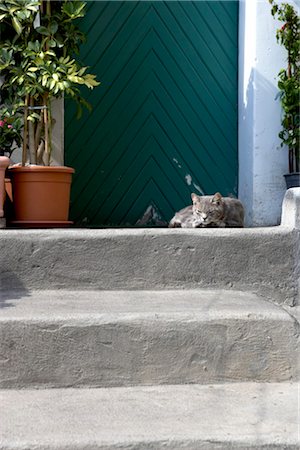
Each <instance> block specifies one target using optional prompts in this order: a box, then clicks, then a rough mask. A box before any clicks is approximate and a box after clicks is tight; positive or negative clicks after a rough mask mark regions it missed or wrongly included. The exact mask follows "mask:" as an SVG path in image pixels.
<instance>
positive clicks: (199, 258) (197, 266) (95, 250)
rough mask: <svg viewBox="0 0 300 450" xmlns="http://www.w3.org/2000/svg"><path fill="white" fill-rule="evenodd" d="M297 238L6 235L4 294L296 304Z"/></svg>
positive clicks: (279, 233) (199, 232)
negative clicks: (240, 297) (149, 293)
mask: <svg viewBox="0 0 300 450" xmlns="http://www.w3.org/2000/svg"><path fill="white" fill-rule="evenodd" d="M299 236H300V231H299V230H294V229H291V228H290V227H284V226H282V227H273V228H259V229H258V228H256V229H108V230H81V229H80V230H76V229H70V230H31V231H30V230H3V231H2V232H1V234H0V247H1V252H0V265H1V267H2V270H1V273H0V287H1V289H3V290H4V289H7V290H11V289H19V290H21V291H25V292H26V290H31V289H41V288H42V289H56V288H61V289H79V290H80V289H92V290H93V289H94V290H96V289H107V290H109V289H168V288H169V289H173V288H175V289H186V288H203V287H204V288H206V287H209V288H225V289H230V288H232V289H235V290H244V289H245V290H251V291H253V292H259V293H262V294H263V295H264V296H266V297H267V298H269V299H270V300H271V301H274V302H277V303H284V304H287V305H293V304H295V303H299V276H300V263H299V259H300V252H299V248H300V247H299V241H300V239H299Z"/></svg>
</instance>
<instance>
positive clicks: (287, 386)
mask: <svg viewBox="0 0 300 450" xmlns="http://www.w3.org/2000/svg"><path fill="white" fill-rule="evenodd" d="M297 397H298V385H297V384H292V383H234V384H219V385H205V386H202V385H184V386H178V385H172V386H148V387H146V386H140V387H128V388H109V389H107V388H106V389H49V390H47V389H46V390H0V404H1V408H0V437H1V438H0V450H19V449H23V448H24V449H25V448H26V449H27V448H30V449H35V450H44V449H47V450H70V449H72V450H79V449H80V450H83V449H84V450H92V449H93V450H104V449H105V450H108V449H110V450H115V449H121V448H126V449H127V448H130V449H135V450H150V449H152V450H153V449H155V450H158V449H160V448H164V449H165V448H167V449H172V450H177V449H181V448H184V449H190V450H196V449H197V450H198V449H203V450H204V449H232V448H236V449H241V448H243V449H244V448H246V449H267V448H268V449H276V448H278V449H282V448H285V449H296V448H299V447H298V446H299V434H298V419H299V417H298V399H297Z"/></svg>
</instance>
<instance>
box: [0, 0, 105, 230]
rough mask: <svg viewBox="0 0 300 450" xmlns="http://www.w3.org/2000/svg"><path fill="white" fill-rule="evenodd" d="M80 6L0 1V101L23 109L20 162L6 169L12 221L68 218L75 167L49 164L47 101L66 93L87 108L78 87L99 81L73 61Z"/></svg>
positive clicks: (53, 222)
mask: <svg viewBox="0 0 300 450" xmlns="http://www.w3.org/2000/svg"><path fill="white" fill-rule="evenodd" d="M85 6H86V3H85V2H81V1H68V0H62V1H54V2H53V1H50V0H4V1H2V2H1V4H0V23H1V29H2V33H1V36H2V38H1V39H0V69H1V74H2V75H3V76H4V83H3V85H2V93H1V103H4V104H5V101H6V98H7V97H10V98H13V99H14V101H15V102H16V103H19V108H20V107H21V108H22V112H23V122H24V127H23V145H22V164H21V165H19V166H15V167H12V168H11V169H10V172H11V177H12V182H13V193H14V209H15V219H16V221H15V223H16V224H19V223H20V224H21V225H26V224H29V225H30V226H43V225H45V226H62V225H66V224H68V223H69V222H68V221H67V219H68V210H69V194H70V184H71V178H72V173H73V172H74V170H73V169H72V168H69V167H64V166H53V165H52V166H51V149H52V140H51V136H52V127H53V122H54V121H53V117H52V113H51V106H52V101H53V99H56V98H61V97H63V96H65V97H71V98H73V99H74V100H76V101H77V104H78V107H79V112H80V109H81V105H84V106H87V107H89V105H88V103H87V102H86V101H85V100H84V99H83V98H82V96H81V90H80V87H81V86H86V87H87V88H89V89H93V88H94V87H95V86H97V85H98V84H99V83H98V81H97V80H96V79H95V75H92V74H90V73H88V72H87V69H88V68H87V67H85V66H82V65H81V64H80V63H79V61H78V51H79V45H80V44H81V43H82V42H83V40H84V35H83V33H82V32H81V31H80V29H79V27H78V24H77V22H78V19H80V18H81V17H83V16H84V14H85ZM76 55H77V56H76ZM31 180H32V181H31ZM60 207H61V211H60ZM33 208H34V210H33Z"/></svg>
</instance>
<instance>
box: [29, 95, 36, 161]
mask: <svg viewBox="0 0 300 450" xmlns="http://www.w3.org/2000/svg"><path fill="white" fill-rule="evenodd" d="M29 104H30V106H34V100H33V98H32V97H31V98H30V100H29ZM34 134H35V133H34V122H32V121H31V120H30V121H29V122H28V138H29V155H30V162H31V164H36V147H35V136H34Z"/></svg>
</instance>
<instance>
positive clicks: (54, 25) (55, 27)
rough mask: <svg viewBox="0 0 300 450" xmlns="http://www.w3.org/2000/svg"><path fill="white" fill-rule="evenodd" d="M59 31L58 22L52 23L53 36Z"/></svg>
mask: <svg viewBox="0 0 300 450" xmlns="http://www.w3.org/2000/svg"><path fill="white" fill-rule="evenodd" d="M57 30H58V23H57V22H52V23H51V24H50V32H51V34H55V33H56V32H57Z"/></svg>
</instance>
